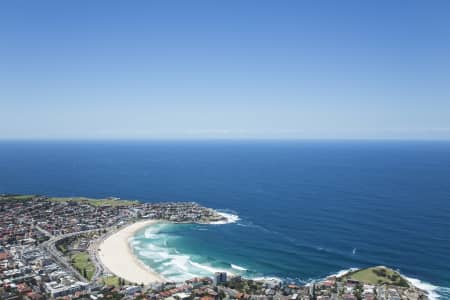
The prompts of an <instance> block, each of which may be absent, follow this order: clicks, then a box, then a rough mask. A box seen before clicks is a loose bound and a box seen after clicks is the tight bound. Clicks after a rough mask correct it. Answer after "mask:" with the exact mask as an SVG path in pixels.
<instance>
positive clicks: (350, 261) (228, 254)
mask: <svg viewBox="0 0 450 300" xmlns="http://www.w3.org/2000/svg"><path fill="white" fill-rule="evenodd" d="M0 193H38V194H46V195H51V196H89V197H107V196H117V197H121V198H123V199H139V200H142V201H149V202H152V201H196V202H198V203H200V204H202V205H205V206H209V207H212V208H216V209H219V210H220V211H221V212H223V213H227V214H230V215H232V216H234V219H233V222H232V223H229V224H216V225H186V224H183V225H174V224H160V225H157V226H152V227H149V228H146V229H143V230H141V231H140V232H138V233H137V235H136V237H135V238H134V239H133V240H132V241H130V242H131V243H132V246H133V249H134V251H135V253H136V255H137V256H138V257H139V258H140V259H141V260H142V261H144V262H145V263H147V264H148V265H149V266H151V267H152V268H154V269H156V270H158V271H159V272H162V274H163V275H164V276H165V277H166V278H169V279H173V280H182V279H184V278H186V277H189V276H199V275H210V274H211V273H212V272H214V271H217V270H224V271H228V272H231V273H233V274H241V275H244V276H248V277H252V278H256V277H277V278H281V279H287V280H291V281H296V282H309V281H311V280H315V279H320V278H323V277H325V276H327V275H330V274H335V273H338V272H340V271H343V270H347V269H349V268H360V267H367V266H373V265H385V266H389V267H392V268H394V269H398V270H399V271H400V272H401V273H402V274H403V275H405V276H407V277H409V278H412V279H413V280H414V279H415V280H416V281H415V282H416V283H418V284H420V285H421V286H423V287H426V288H427V289H428V290H430V291H432V293H433V295H435V296H437V295H440V296H441V297H442V299H450V258H449V255H450V142H437V141H435V142H434V141H429V142H417V141H416V142H415V141H145V142H144V141H105V142H99V141H96V142H94V141H70V142H69V141H67V142H55V141H47V142H38V141H29V142H25V141H20V142H19V141H3V142H0Z"/></svg>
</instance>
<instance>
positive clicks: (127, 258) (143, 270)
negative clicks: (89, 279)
mask: <svg viewBox="0 0 450 300" xmlns="http://www.w3.org/2000/svg"><path fill="white" fill-rule="evenodd" d="M158 222H160V221H158V220H143V221H138V222H136V223H133V224H130V225H127V226H126V227H124V228H121V229H119V230H118V231H117V232H114V233H113V234H111V235H110V236H108V237H107V238H106V239H104V240H103V241H102V242H101V243H100V245H99V247H98V248H99V251H98V252H97V254H98V258H99V260H100V262H101V263H102V264H103V266H104V267H105V269H106V270H108V271H109V272H110V273H112V274H114V275H116V276H117V277H120V278H123V279H125V280H126V281H129V282H132V283H137V284H141V283H144V284H150V283H155V282H164V281H165V279H164V277H162V276H161V275H160V274H158V273H157V272H155V271H154V270H152V269H151V268H150V267H148V266H147V265H145V264H144V263H143V262H141V261H139V259H138V258H137V257H136V256H135V254H134V253H133V250H132V249H131V247H130V243H129V239H130V238H131V237H133V236H134V234H135V233H136V232H137V231H138V230H140V229H142V228H144V227H147V226H150V225H153V224H156V223H158Z"/></svg>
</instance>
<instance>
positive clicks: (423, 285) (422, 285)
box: [402, 275, 441, 300]
mask: <svg viewBox="0 0 450 300" xmlns="http://www.w3.org/2000/svg"><path fill="white" fill-rule="evenodd" d="M402 276H403V277H405V278H406V280H408V281H409V282H410V283H411V284H412V285H413V286H415V287H416V288H419V289H421V290H424V291H425V292H427V293H428V298H429V299H430V300H436V299H440V298H441V297H440V296H439V294H438V293H437V290H438V289H439V287H438V286H435V285H432V284H431V283H428V282H423V281H421V280H419V279H417V278H411V277H407V276H405V275H402Z"/></svg>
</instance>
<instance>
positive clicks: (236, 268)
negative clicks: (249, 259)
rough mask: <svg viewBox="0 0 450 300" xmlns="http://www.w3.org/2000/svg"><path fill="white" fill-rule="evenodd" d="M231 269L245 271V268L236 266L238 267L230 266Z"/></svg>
mask: <svg viewBox="0 0 450 300" xmlns="http://www.w3.org/2000/svg"><path fill="white" fill-rule="evenodd" d="M231 267H232V268H233V269H235V270H239V271H247V269H246V268H243V267H241V266H238V265H233V264H231Z"/></svg>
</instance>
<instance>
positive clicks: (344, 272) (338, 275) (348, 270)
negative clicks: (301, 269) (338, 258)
mask: <svg viewBox="0 0 450 300" xmlns="http://www.w3.org/2000/svg"><path fill="white" fill-rule="evenodd" d="M356 270H358V268H350V269H345V270H340V271H339V272H337V273H336V274H332V275H330V276H336V277H342V276H344V275H346V274H348V273H350V272H353V271H356ZM327 277H329V276H327Z"/></svg>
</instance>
